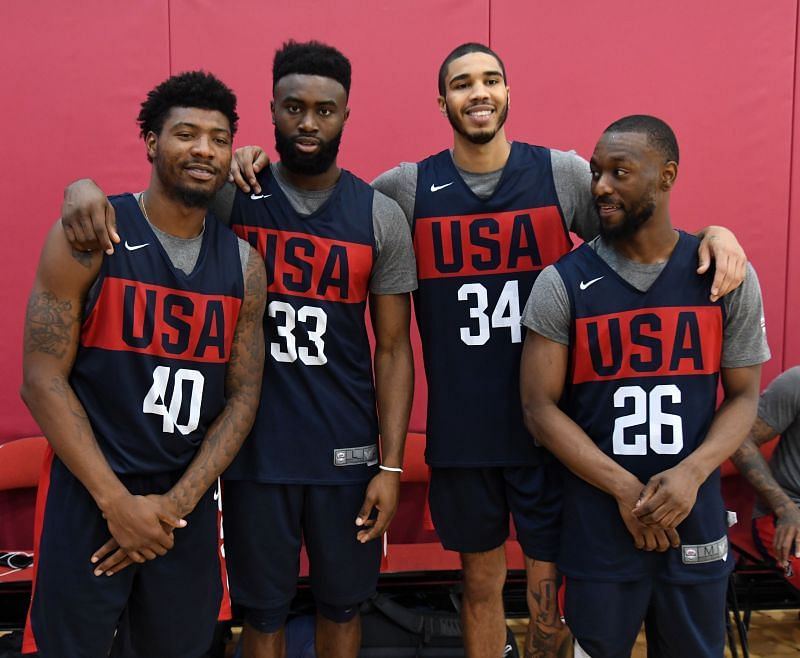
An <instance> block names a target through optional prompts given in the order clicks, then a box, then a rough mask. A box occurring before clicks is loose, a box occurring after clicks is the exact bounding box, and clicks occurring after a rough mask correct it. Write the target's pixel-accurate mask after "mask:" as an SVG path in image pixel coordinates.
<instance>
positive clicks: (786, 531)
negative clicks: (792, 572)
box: [772, 503, 800, 568]
mask: <svg viewBox="0 0 800 658" xmlns="http://www.w3.org/2000/svg"><path fill="white" fill-rule="evenodd" d="M775 517H776V518H775V538H774V539H773V540H772V543H773V546H774V547H775V553H776V557H777V558H778V564H779V565H780V566H782V567H784V568H785V567H786V566H787V565H788V564H789V555H790V554H791V552H792V547H794V556H795V557H797V558H800V510H798V509H797V505H795V504H794V503H792V504H791V505H786V506H785V507H784V508H783V509H781V510H780V512H778V513H776V514H775Z"/></svg>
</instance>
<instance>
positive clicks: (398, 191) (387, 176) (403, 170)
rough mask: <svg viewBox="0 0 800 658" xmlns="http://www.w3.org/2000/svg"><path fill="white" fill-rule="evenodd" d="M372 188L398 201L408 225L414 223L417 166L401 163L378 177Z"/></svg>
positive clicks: (411, 163) (410, 163)
mask: <svg viewBox="0 0 800 658" xmlns="http://www.w3.org/2000/svg"><path fill="white" fill-rule="evenodd" d="M372 187H374V188H375V189H376V190H378V191H379V192H382V193H383V194H385V195H386V196H388V197H389V198H390V199H394V200H395V201H397V203H398V205H399V206H400V208H401V209H402V210H403V213H404V214H405V216H406V220H407V221H408V225H409V226H411V224H412V222H413V221H414V202H415V201H416V197H417V165H416V164H415V163H413V162H401V163H400V164H399V165H397V166H396V167H395V168H394V169H390V170H389V171H387V172H385V173H383V174H381V175H380V176H378V177H377V178H376V179H375V180H374V181H372Z"/></svg>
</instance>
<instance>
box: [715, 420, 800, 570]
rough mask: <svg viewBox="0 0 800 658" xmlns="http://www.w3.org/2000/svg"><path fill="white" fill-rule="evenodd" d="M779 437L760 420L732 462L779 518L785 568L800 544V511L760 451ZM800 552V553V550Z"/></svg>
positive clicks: (777, 531) (777, 527) (777, 528)
mask: <svg viewBox="0 0 800 658" xmlns="http://www.w3.org/2000/svg"><path fill="white" fill-rule="evenodd" d="M776 434H777V432H776V431H775V430H774V429H773V428H772V427H770V426H769V425H768V424H767V423H766V422H765V421H764V420H762V419H761V418H760V417H759V418H756V422H755V423H753V427H751V428H750V433H749V434H748V435H747V438H746V439H745V440H744V443H743V444H742V445H741V447H740V448H739V449H738V450H737V451H736V452H735V453H734V455H733V456H732V457H731V461H732V462H733V463H734V464H736V468H738V469H739V472H740V473H741V474H742V475H743V476H744V477H745V479H747V481H748V482H750V484H752V485H753V488H754V489H755V490H756V491H757V492H758V495H759V496H761V498H762V500H763V501H764V502H765V503H766V504H767V505H768V506H769V508H770V509H771V510H772V511H773V513H774V514H775V541H774V546H775V552H776V553H777V558H778V563H779V564H780V565H781V566H783V567H785V566H786V564H787V560H788V559H789V552H790V551H791V550H792V544H795V543H798V544H800V510H798V508H797V504H796V503H795V502H794V501H793V500H792V499H791V498H789V496H788V495H786V492H785V491H784V490H783V488H781V485H779V484H778V483H777V482H776V481H775V478H774V477H773V475H772V471H771V470H770V468H769V464H767V461H766V460H765V459H764V455H762V454H761V451H760V450H759V446H761V445H763V444H765V443H766V442H767V441H769V440H770V439H772V438H774V437H775V435H776ZM797 549H800V546H798V547H797Z"/></svg>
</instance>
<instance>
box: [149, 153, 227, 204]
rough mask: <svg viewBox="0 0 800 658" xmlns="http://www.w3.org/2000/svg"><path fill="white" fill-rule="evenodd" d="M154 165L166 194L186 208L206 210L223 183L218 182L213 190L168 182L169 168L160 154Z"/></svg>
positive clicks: (174, 181) (172, 181) (173, 181)
mask: <svg viewBox="0 0 800 658" xmlns="http://www.w3.org/2000/svg"><path fill="white" fill-rule="evenodd" d="M154 164H155V167H156V172H157V173H158V177H159V179H160V180H161V184H162V186H163V187H164V191H165V192H166V194H167V195H168V196H169V197H170V198H171V199H174V200H175V201H177V202H178V203H180V204H181V205H183V206H185V207H186V208H203V209H205V208H208V206H209V205H211V202H212V201H213V200H214V197H215V196H216V194H217V192H218V191H219V190H220V188H221V187H222V185H223V184H224V182H225V181H224V180H218V181H217V184H216V185H215V186H214V189H202V188H194V187H189V186H187V185H184V184H183V183H180V182H178V181H177V180H170V178H171V176H170V175H169V167H168V166H167V165H166V163H165V162H164V161H163V160H162V159H161V155H160V154H157V155H156V157H155V161H154Z"/></svg>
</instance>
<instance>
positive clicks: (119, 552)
mask: <svg viewBox="0 0 800 658" xmlns="http://www.w3.org/2000/svg"><path fill="white" fill-rule="evenodd" d="M145 498H148V499H150V502H152V503H154V504H155V505H158V506H162V505H163V506H165V508H166V510H167V512H165V513H164V512H162V515H165V516H170V517H171V518H172V519H173V520H174V519H176V518H178V515H177V514H176V513H175V503H174V502H172V501H171V500H170V499H169V498H167V497H165V496H158V495H149V496H145ZM170 508H171V509H170ZM178 527H186V521H183V525H180V521H179V522H178V525H174V524H172V523H167V522H166V521H163V520H162V521H161V528H162V529H163V530H164V532H165V533H167V534H168V535H169V536H170V537H171V538H173V539H174V536H173V530H174V529H175V528H178ZM158 554H159V555H164V554H166V551H164V552H163V553H158ZM154 557H155V556H154ZM148 559H153V558H148ZM101 560H102V562H100V561H101ZM91 562H92V564H97V563H98V562H100V564H97V566H96V567H95V569H94V575H95V576H102V575H104V574H105V575H106V576H113V575H114V574H115V573H119V572H120V571H122V570H123V569H124V568H125V567H127V566H130V565H131V564H133V563H134V562H135V560H133V559H132V558H131V557H130V556H129V555H128V553H127V552H125V551H124V550H123V549H122V548H120V545H119V543H118V542H117V540H116V539H114V537H112V538H111V539H109V540H108V541H107V542H106V543H105V544H103V545H102V546H101V547H100V548H98V549H97V550H96V551H95V552H94V553H93V554H92V557H91Z"/></svg>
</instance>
